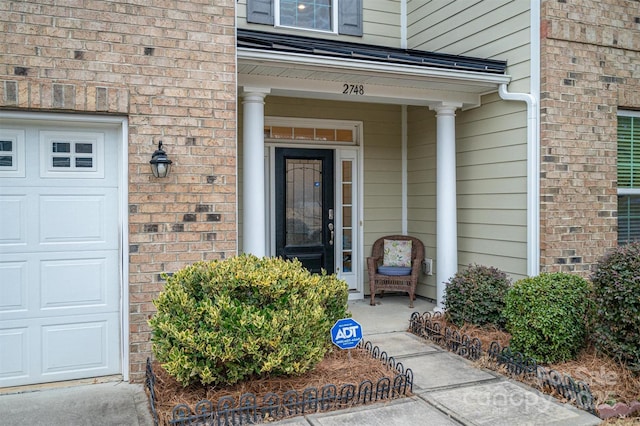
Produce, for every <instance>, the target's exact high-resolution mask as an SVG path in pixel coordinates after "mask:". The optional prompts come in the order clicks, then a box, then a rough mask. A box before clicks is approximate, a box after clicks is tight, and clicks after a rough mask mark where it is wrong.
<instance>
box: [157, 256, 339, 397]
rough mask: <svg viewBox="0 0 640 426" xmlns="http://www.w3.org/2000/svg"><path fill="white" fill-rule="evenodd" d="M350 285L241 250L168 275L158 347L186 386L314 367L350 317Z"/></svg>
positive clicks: (170, 370) (170, 369)
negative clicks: (334, 332)
mask: <svg viewBox="0 0 640 426" xmlns="http://www.w3.org/2000/svg"><path fill="white" fill-rule="evenodd" d="M347 297H348V290H347V285H346V283H345V282H344V281H342V280H338V279H337V278H336V277H335V275H326V274H322V275H318V274H316V275H312V274H310V273H309V272H308V271H307V270H306V269H304V268H303V267H302V264H301V263H300V262H298V261H284V260H282V259H280V258H267V257H265V258H258V257H255V256H252V255H241V256H237V257H233V258H230V259H227V260H223V261H213V262H198V263H195V264H193V265H191V266H187V267H185V268H183V269H181V270H179V271H177V272H176V273H175V274H174V275H173V276H171V277H168V279H167V284H166V287H165V289H164V291H163V292H161V293H160V295H159V296H158V298H157V299H156V300H154V304H155V306H156V308H157V313H156V314H155V315H154V316H153V317H152V318H151V319H150V320H149V324H150V326H151V330H152V339H151V340H152V342H153V352H154V354H155V356H156V358H157V360H158V361H160V362H161V363H162V365H163V367H164V368H165V370H166V371H167V372H168V373H169V374H171V375H172V376H174V377H175V378H176V379H177V380H178V381H179V382H180V383H181V384H183V385H184V386H186V385H188V384H190V383H194V382H197V381H199V382H200V383H202V384H205V385H206V384H212V385H216V384H232V383H236V382H238V381H241V380H244V379H247V378H250V377H255V376H260V375H265V376H266V375H294V374H300V373H303V372H305V371H307V370H309V369H311V368H313V367H314V366H315V365H316V364H317V363H318V362H319V361H320V360H321V359H322V358H323V357H324V354H325V352H326V350H327V349H328V348H329V347H330V345H331V335H330V330H331V327H332V326H333V324H334V323H335V321H336V320H338V319H340V318H344V317H346V316H347V315H348V314H347Z"/></svg>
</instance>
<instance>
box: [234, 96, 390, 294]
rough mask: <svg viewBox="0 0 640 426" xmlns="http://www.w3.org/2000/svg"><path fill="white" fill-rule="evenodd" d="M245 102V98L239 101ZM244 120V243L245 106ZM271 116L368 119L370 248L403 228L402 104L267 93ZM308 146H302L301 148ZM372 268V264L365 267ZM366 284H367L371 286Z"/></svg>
mask: <svg viewBox="0 0 640 426" xmlns="http://www.w3.org/2000/svg"><path fill="white" fill-rule="evenodd" d="M239 101H240V103H241V99H240V100H239ZM238 115H239V122H238V155H239V157H238V168H239V178H238V182H239V183H238V200H239V203H238V204H239V205H238V218H239V220H240V224H239V227H238V229H239V241H238V244H239V245H240V246H241V243H242V223H241V222H242V192H243V188H242V181H243V178H244V177H243V173H242V120H243V115H242V108H239V114H238ZM265 115H266V116H271V117H293V118H314V119H335V120H357V121H362V122H363V141H362V146H363V150H364V165H363V167H364V184H363V186H364V194H363V198H364V222H363V226H364V251H363V256H364V257H366V256H369V255H370V253H371V245H372V244H373V242H374V241H375V240H376V239H377V238H379V237H380V236H383V235H387V234H396V233H400V231H401V230H402V200H401V195H402V176H401V170H402V164H401V144H400V133H401V126H400V122H401V121H400V107H399V106H397V105H383V104H367V103H353V102H332V101H325V100H314V99H302V98H287V97H277V96H267V97H266V98H265ZM301 147H302V146H301ZM365 267H366V265H365ZM363 278H364V279H365V280H366V271H363ZM365 287H366V286H365ZM365 290H366V291H368V290H367V289H366V288H365Z"/></svg>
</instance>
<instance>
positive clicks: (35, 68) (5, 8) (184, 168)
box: [0, 0, 237, 380]
mask: <svg viewBox="0 0 640 426" xmlns="http://www.w3.org/2000/svg"><path fill="white" fill-rule="evenodd" d="M61 4H63V5H61ZM234 14H235V5H234V1H233V0H219V1H216V2H211V1H210V0H191V1H177V0H156V1H130V0H128V1H105V0H66V1H62V2H60V1H56V2H54V1H42V0H37V1H2V2H0V31H1V33H2V43H0V107H1V108H5V109H14V110H15V109H19V110H30V111H49V112H51V111H60V112H67V113H68V112H82V113H109V114H118V115H122V116H126V117H128V120H129V140H128V149H129V164H128V167H129V206H128V209H129V243H130V246H129V262H130V263H129V268H130V273H129V292H130V304H129V306H130V340H131V345H130V348H129V349H130V354H131V355H130V356H131V365H130V367H131V378H132V380H140V379H141V378H142V377H143V373H144V362H145V360H146V357H147V356H149V355H150V348H151V346H150V343H149V337H150V333H149V328H148V326H147V319H148V317H149V316H150V314H152V312H153V311H154V308H153V305H152V303H151V301H152V299H153V298H154V297H155V296H156V294H157V292H158V291H159V290H160V289H161V288H162V279H161V277H160V274H161V273H162V272H171V271H175V270H176V269H178V268H180V267H182V266H184V265H185V264H188V263H192V262H194V261H197V260H204V259H213V258H224V257H227V256H231V255H233V254H235V253H236V234H237V230H236V143H235V140H236V95H235V94H236V69H235V29H234V21H235V18H234ZM159 140H162V141H163V143H164V147H165V149H166V151H167V153H168V155H169V157H170V158H171V160H172V161H173V162H174V165H173V169H172V172H171V174H170V176H169V177H168V178H166V179H156V178H154V177H153V176H152V175H151V172H150V169H149V160H150V158H151V153H152V152H153V151H154V149H155V148H156V147H157V143H158V141H159Z"/></svg>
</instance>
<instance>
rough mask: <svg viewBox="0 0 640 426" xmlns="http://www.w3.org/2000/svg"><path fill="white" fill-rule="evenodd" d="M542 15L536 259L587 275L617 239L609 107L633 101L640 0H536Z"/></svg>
mask: <svg viewBox="0 0 640 426" xmlns="http://www.w3.org/2000/svg"><path fill="white" fill-rule="evenodd" d="M541 19H542V23H541V102H540V107H541V123H542V124H541V156H542V160H541V211H540V220H541V228H540V241H541V269H542V271H547V272H552V271H575V272H577V273H580V274H582V275H583V276H585V277H586V276H588V275H589V271H590V270H591V269H592V268H593V265H594V264H595V263H596V262H597V261H598V260H599V259H600V257H601V256H602V255H603V254H605V252H606V251H607V250H608V249H610V248H612V247H615V245H616V239H617V196H616V156H617V152H616V150H617V146H616V137H617V136H616V125H617V119H616V114H617V110H618V108H639V107H640V90H638V88H639V87H640V81H639V79H640V74H639V73H638V69H640V52H639V51H640V3H638V2H637V1H629V0H570V1H569V0H566V1H565V0H543V1H542V11H541Z"/></svg>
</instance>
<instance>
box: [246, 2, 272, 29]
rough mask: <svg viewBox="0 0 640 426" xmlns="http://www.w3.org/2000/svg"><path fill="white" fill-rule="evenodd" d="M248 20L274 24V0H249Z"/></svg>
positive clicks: (256, 22) (254, 22)
mask: <svg viewBox="0 0 640 426" xmlns="http://www.w3.org/2000/svg"><path fill="white" fill-rule="evenodd" d="M247 22H251V23H253V24H266V25H273V0H247Z"/></svg>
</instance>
